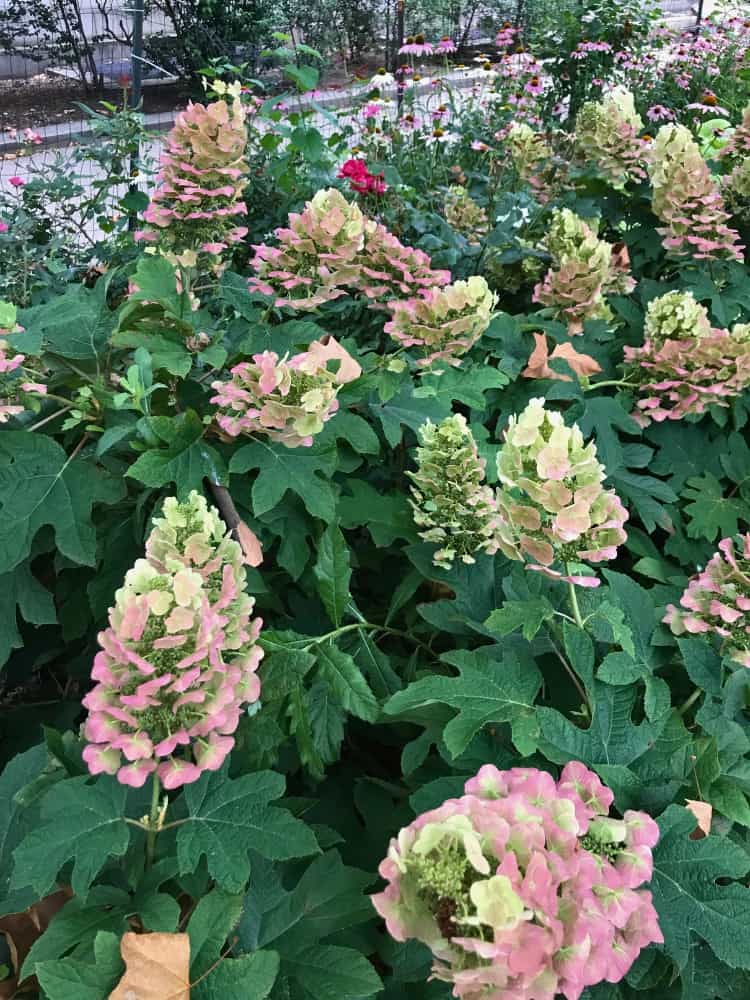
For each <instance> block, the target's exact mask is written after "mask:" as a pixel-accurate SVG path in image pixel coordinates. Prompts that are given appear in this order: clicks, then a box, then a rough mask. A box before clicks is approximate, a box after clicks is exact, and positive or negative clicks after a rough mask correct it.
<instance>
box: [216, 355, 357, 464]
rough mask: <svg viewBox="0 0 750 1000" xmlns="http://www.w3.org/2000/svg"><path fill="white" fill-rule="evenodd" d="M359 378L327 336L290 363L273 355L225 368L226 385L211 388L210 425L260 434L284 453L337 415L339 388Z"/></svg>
mask: <svg viewBox="0 0 750 1000" xmlns="http://www.w3.org/2000/svg"><path fill="white" fill-rule="evenodd" d="M332 362H333V364H332ZM333 367H336V369H337V370H336V371H333V370H331V369H332V368H333ZM360 373H361V368H360V366H359V364H358V363H357V362H356V361H355V360H354V358H352V357H351V355H350V354H349V353H348V352H347V351H346V350H345V349H344V348H343V347H342V346H341V345H340V344H338V343H337V342H336V341H335V340H334V339H333V338H332V337H329V338H328V340H327V342H326V343H323V342H321V341H313V342H312V343H311V344H310V345H309V347H308V348H307V350H306V351H303V352H302V353H301V354H295V355H294V356H293V357H291V358H288V357H284V358H279V356H278V354H276V353H275V352H274V351H264V352H263V353H262V354H255V355H253V359H252V361H244V362H242V363H241V364H238V365H235V366H234V368H232V369H231V371H230V375H231V376H232V377H231V379H230V380H229V381H228V382H214V383H213V388H214V389H215V390H216V395H215V396H214V397H213V398H212V400H211V402H212V403H215V404H216V405H217V406H218V407H219V408H220V412H219V413H218V414H217V416H216V422H217V424H218V425H219V427H220V428H221V429H222V431H224V433H225V434H228V435H229V436H230V437H238V436H240V435H252V434H264V435H265V436H266V437H268V438H270V439H271V440H272V441H280V442H281V443H282V444H284V445H286V446H287V448H295V447H297V446H299V445H303V446H305V447H309V446H310V445H311V444H312V443H313V438H314V436H315V435H316V434H319V433H320V431H322V430H323V426H324V425H325V423H326V421H328V420H330V419H331V417H332V416H333V415H334V413H336V411H337V410H338V408H339V402H338V399H337V398H336V396H337V393H338V391H339V389H340V388H341V386H342V385H345V384H346V383H347V382H351V381H353V380H355V379H357V378H358V377H359V375H360Z"/></svg>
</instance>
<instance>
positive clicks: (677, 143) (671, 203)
mask: <svg viewBox="0 0 750 1000" xmlns="http://www.w3.org/2000/svg"><path fill="white" fill-rule="evenodd" d="M649 172H650V175H651V185H652V187H653V198H652V203H651V207H652V209H653V212H654V215H655V216H656V217H657V218H658V219H661V221H662V222H664V223H666V225H665V226H664V228H662V229H659V230H658V231H659V233H661V235H662V236H663V240H662V244H663V246H664V248H665V249H666V250H668V251H669V252H670V253H672V254H673V255H674V256H677V257H685V256H690V257H695V258H698V259H711V258H730V259H735V260H742V250H743V249H744V248H743V247H742V246H741V244H740V243H739V234H738V233H737V232H736V231H735V230H734V229H730V228H729V226H727V224H726V223H727V220H728V219H729V213H728V212H727V211H726V207H725V205H724V200H723V198H722V196H721V193H720V191H719V187H718V185H717V183H716V181H715V180H714V178H713V177H712V176H711V172H710V170H709V169H708V164H707V163H706V161H705V160H704V159H703V157H702V156H701V153H700V149H699V148H698V145H697V143H696V142H695V140H694V139H693V137H692V135H691V134H690V132H689V130H688V129H686V128H685V127H684V126H683V125H672V124H670V125H663V126H662V127H661V128H660V129H659V132H658V134H657V136H656V141H655V143H654V148H653V151H652V155H651V161H650V166H649Z"/></svg>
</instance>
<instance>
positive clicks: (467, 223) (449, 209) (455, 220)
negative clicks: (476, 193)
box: [445, 184, 489, 246]
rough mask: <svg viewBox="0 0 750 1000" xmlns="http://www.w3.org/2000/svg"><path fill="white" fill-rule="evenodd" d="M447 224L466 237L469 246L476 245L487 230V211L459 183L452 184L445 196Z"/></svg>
mask: <svg viewBox="0 0 750 1000" xmlns="http://www.w3.org/2000/svg"><path fill="white" fill-rule="evenodd" d="M445 218H446V220H447V222H448V225H449V226H451V227H452V228H453V229H455V231H456V232H457V233H461V235H462V236H465V237H466V241H467V242H468V244H469V246H478V245H479V244H480V243H481V242H482V240H483V239H484V237H485V236H486V235H487V231H488V230H489V220H488V219H487V213H486V212H485V210H484V209H483V208H482V206H481V205H478V204H477V203H476V202H475V201H474V199H473V198H472V197H471V195H470V194H469V192H468V191H467V190H466V188H465V187H463V186H462V185H461V184H454V186H453V187H451V188H450V189H449V190H448V194H447V195H446V198H445Z"/></svg>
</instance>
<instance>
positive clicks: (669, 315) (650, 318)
mask: <svg viewBox="0 0 750 1000" xmlns="http://www.w3.org/2000/svg"><path fill="white" fill-rule="evenodd" d="M709 333H711V322H710V320H709V318H708V310H707V309H706V307H705V306H702V305H701V304H700V302H697V301H696V299H695V296H694V295H693V293H692V292H681V291H672V292H666V293H665V294H664V295H659V296H658V297H657V298H655V299H651V301H650V302H649V304H648V307H647V309H646V321H645V323H644V327H643V334H644V338H645V340H646V341H647V342H648V343H650V344H656V345H659V346H660V345H661V344H663V343H664V341H665V340H685V339H688V338H691V337H705V336H707V335H708V334H709Z"/></svg>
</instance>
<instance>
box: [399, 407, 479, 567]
mask: <svg viewBox="0 0 750 1000" xmlns="http://www.w3.org/2000/svg"><path fill="white" fill-rule="evenodd" d="M419 440H420V442H421V447H419V448H417V471H416V472H409V473H407V474H408V476H409V477H410V479H411V480H412V482H413V484H414V485H413V486H412V489H411V492H412V497H413V499H412V500H410V501H409V502H410V504H411V507H412V510H413V511H414V522H415V524H417V525H418V526H419V527H420V528H421V529H423V530H421V531H420V532H419V536H420V538H422V539H424V541H426V542H436V543H437V544H438V545H440V546H441V548H439V549H438V551H437V552H436V553H435V556H434V558H433V562H434V563H435V565H436V566H441V567H443V568H444V569H450V568H451V566H452V565H453V562H454V561H455V560H456V559H460V560H461V562H463V563H473V562H474V561H475V559H474V556H475V554H476V553H477V552H487V553H489V554H490V555H491V554H492V553H494V552H497V549H498V543H497V539H496V537H495V535H496V529H497V504H496V503H495V498H494V496H493V493H492V490H491V489H490V487H489V486H486V485H484V486H483V485H482V484H483V482H484V473H485V462H484V460H483V459H481V458H480V457H479V454H478V452H477V445H476V441H475V440H474V436H473V434H472V433H471V430H470V428H469V427H468V425H467V423H466V418H465V417H464V416H462V415H461V414H459V413H456V414H453V415H452V416H450V417H446V419H445V420H443V421H442V422H441V423H439V424H433V423H432V422H431V421H429V420H428V421H427V422H426V423H424V424H422V426H421V428H420V429H419Z"/></svg>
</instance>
